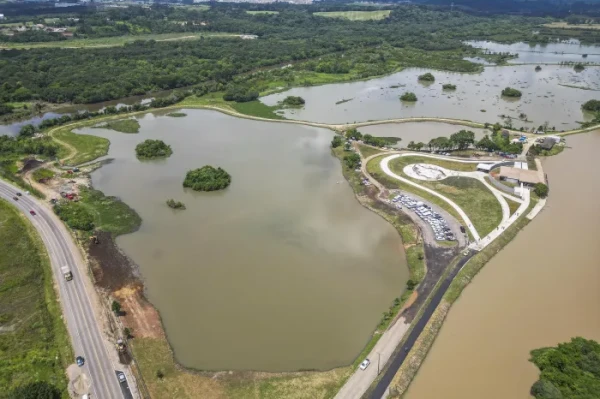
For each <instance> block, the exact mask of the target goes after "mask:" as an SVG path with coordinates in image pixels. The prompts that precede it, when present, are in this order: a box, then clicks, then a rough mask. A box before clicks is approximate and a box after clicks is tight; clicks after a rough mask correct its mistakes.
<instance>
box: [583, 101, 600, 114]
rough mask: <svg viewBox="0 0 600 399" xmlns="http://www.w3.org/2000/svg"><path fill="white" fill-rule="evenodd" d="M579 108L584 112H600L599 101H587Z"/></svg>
mask: <svg viewBox="0 0 600 399" xmlns="http://www.w3.org/2000/svg"><path fill="white" fill-rule="evenodd" d="M581 108H583V109H584V110H586V111H592V112H600V100H589V101H587V102H586V103H584V104H583V105H582V106H581Z"/></svg>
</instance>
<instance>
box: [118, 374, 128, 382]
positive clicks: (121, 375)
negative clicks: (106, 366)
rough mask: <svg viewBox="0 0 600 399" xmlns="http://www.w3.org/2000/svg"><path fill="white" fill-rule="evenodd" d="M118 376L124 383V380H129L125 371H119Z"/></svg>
mask: <svg viewBox="0 0 600 399" xmlns="http://www.w3.org/2000/svg"><path fill="white" fill-rule="evenodd" d="M117 377H118V378H119V382H120V383H121V384H123V383H124V382H127V378H125V373H122V372H118V373H117Z"/></svg>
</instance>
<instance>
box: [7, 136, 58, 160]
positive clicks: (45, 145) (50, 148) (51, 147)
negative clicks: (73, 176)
mask: <svg viewBox="0 0 600 399" xmlns="http://www.w3.org/2000/svg"><path fill="white" fill-rule="evenodd" d="M57 152H58V146H57V144H56V143H54V142H53V141H52V138H50V137H40V138H38V139H33V138H29V137H10V136H6V135H2V136H0V155H43V156H45V157H53V156H55V155H56V153H57Z"/></svg>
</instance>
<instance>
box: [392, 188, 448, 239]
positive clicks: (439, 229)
mask: <svg viewBox="0 0 600 399" xmlns="http://www.w3.org/2000/svg"><path fill="white" fill-rule="evenodd" d="M391 202H392V203H393V204H394V205H395V206H396V208H398V209H402V207H405V208H408V209H410V210H412V211H413V212H414V213H416V214H417V215H418V216H419V217H420V218H421V219H422V220H423V221H425V222H426V223H427V224H428V225H429V226H430V227H431V230H432V231H433V235H434V236H435V239H436V241H456V236H455V235H454V234H453V233H452V230H451V229H450V226H448V222H447V221H446V220H445V219H444V218H443V216H442V215H440V214H439V213H437V212H435V211H434V210H433V209H431V207H430V206H429V205H426V204H424V203H423V202H421V201H417V200H415V199H414V198H411V197H409V196H408V195H404V194H399V195H396V196H395V197H394V198H393V199H392V201H391Z"/></svg>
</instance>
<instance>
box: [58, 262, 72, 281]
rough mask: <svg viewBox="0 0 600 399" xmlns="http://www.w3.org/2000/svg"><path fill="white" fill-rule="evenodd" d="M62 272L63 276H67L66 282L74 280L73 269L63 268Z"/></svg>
mask: <svg viewBox="0 0 600 399" xmlns="http://www.w3.org/2000/svg"><path fill="white" fill-rule="evenodd" d="M60 271H61V272H62V274H63V276H65V280H67V281H71V280H73V273H71V269H69V266H63V267H61V268H60Z"/></svg>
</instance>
